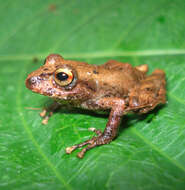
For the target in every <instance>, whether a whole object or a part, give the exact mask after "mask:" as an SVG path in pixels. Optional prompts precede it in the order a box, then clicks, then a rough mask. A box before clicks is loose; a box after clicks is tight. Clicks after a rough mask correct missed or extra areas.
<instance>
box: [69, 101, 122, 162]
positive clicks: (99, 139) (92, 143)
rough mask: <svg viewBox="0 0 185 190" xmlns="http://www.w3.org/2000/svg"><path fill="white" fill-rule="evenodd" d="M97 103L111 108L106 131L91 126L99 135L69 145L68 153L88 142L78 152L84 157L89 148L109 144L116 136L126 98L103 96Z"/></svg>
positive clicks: (80, 156)
mask: <svg viewBox="0 0 185 190" xmlns="http://www.w3.org/2000/svg"><path fill="white" fill-rule="evenodd" d="M96 104H98V105H99V106H100V107H101V108H103V109H111V112H110V115H109V120H108V122H107V125H106V128H105V130H104V132H103V133H102V132H101V131H100V130H96V129H94V128H91V130H92V131H94V132H95V133H96V134H97V136H96V137H93V138H91V139H89V140H87V141H85V142H83V143H80V144H76V145H74V146H71V147H67V148H66V153H67V154H70V153H71V152H72V151H73V150H75V149H77V148H80V147H83V146H85V145H87V144H88V146H87V147H85V148H83V149H82V150H81V151H80V152H79V153H78V154H77V156H78V157H79V158H83V156H84V154H85V152H87V151H88V150H90V149H92V148H94V147H96V146H100V145H104V144H108V143H110V142H111V141H112V140H113V139H114V138H115V137H116V135H117V132H118V126H119V123H120V120H121V117H122V115H123V114H124V108H125V102H124V100H123V99H119V98H103V99H101V100H99V101H97V102H96Z"/></svg>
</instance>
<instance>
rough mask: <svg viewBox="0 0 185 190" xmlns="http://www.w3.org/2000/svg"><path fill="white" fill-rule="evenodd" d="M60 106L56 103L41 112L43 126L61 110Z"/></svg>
mask: <svg viewBox="0 0 185 190" xmlns="http://www.w3.org/2000/svg"><path fill="white" fill-rule="evenodd" d="M59 106H60V105H59V104H58V103H57V102H54V103H53V104H51V105H50V106H49V107H48V108H44V109H43V110H42V112H40V117H42V118H43V119H42V124H43V125H47V124H48V120H49V118H50V117H51V116H52V115H53V113H54V112H55V111H56V110H57V109H58V108H59Z"/></svg>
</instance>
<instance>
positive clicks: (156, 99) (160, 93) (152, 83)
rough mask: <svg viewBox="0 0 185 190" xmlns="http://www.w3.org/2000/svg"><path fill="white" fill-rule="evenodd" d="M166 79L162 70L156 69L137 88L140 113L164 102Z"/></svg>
mask: <svg viewBox="0 0 185 190" xmlns="http://www.w3.org/2000/svg"><path fill="white" fill-rule="evenodd" d="M165 86H166V81H165V73H164V71H163V70H160V69H156V70H155V71H154V72H153V73H152V74H151V75H149V76H147V77H146V78H145V79H144V80H143V81H142V82H141V86H140V89H139V95H138V96H139V100H140V106H141V107H143V108H141V109H139V112H140V113H146V112H148V111H150V110H153V109H154V108H155V107H156V106H157V105H158V104H165V103H166V88H165Z"/></svg>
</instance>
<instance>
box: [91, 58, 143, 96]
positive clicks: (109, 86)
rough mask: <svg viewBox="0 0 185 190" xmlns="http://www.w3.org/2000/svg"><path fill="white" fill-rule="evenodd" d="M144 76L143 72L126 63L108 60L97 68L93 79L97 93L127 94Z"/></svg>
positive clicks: (105, 94)
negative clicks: (96, 85) (95, 82)
mask: <svg viewBox="0 0 185 190" xmlns="http://www.w3.org/2000/svg"><path fill="white" fill-rule="evenodd" d="M144 78H145V72H142V71H140V70H139V69H137V68H135V67H133V66H132V65H130V64H128V63H120V62H117V61H110V62H107V63H105V64H104V65H100V66H98V68H97V72H96V76H94V79H95V80H96V81H97V83H98V90H97V92H98V93H99V94H101V95H102V94H103V95H104V96H109V97H112V96H113V97H123V96H127V95H128V93H129V91H130V90H131V89H132V88H133V87H135V86H136V85H138V84H139V83H140V81H141V80H143V79H144Z"/></svg>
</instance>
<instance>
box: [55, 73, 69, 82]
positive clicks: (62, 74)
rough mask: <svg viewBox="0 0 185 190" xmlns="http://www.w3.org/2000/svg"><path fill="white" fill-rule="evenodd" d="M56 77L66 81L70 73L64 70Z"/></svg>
mask: <svg viewBox="0 0 185 190" xmlns="http://www.w3.org/2000/svg"><path fill="white" fill-rule="evenodd" d="M56 77H57V79H58V80H60V81H64V80H67V79H68V75H67V74H66V73H64V72H60V73H57V75H56Z"/></svg>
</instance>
